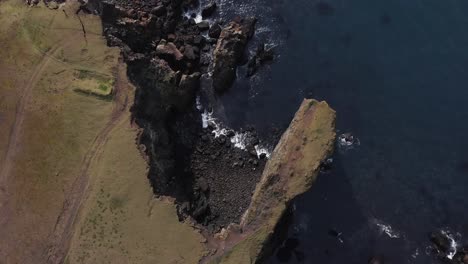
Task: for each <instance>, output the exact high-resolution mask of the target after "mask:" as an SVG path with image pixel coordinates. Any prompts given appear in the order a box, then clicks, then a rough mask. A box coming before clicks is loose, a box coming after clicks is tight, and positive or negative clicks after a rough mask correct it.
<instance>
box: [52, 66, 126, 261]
mask: <svg viewBox="0 0 468 264" xmlns="http://www.w3.org/2000/svg"><path fill="white" fill-rule="evenodd" d="M128 93H129V91H128V80H127V79H126V70H125V65H124V64H123V63H122V62H120V63H119V66H118V71H117V76H116V83H115V88H114V100H113V109H112V113H111V117H110V120H109V121H108V123H107V124H106V126H105V127H104V128H103V129H102V130H101V131H100V132H99V134H98V135H97V136H96V137H95V139H94V140H93V143H92V146H91V148H90V149H89V150H88V152H87V153H86V155H85V157H84V159H83V162H82V164H81V169H80V173H79V174H78V175H77V177H76V179H75V181H74V183H73V185H72V187H71V191H70V192H69V195H68V197H67V198H66V200H65V202H64V204H63V209H62V212H61V213H60V215H59V216H58V218H57V222H56V225H55V228H54V232H53V234H52V235H51V237H50V239H49V241H50V245H49V247H48V249H47V252H46V259H47V263H50V264H58V263H63V261H64V258H65V256H66V254H67V251H68V248H69V246H70V242H71V241H70V240H71V238H72V235H73V227H74V224H75V220H76V219H77V216H78V214H79V210H80V207H81V204H82V203H83V201H84V200H85V197H86V193H87V188H88V183H89V168H90V165H91V164H92V162H93V160H94V159H95V158H96V157H97V156H98V154H99V153H101V152H102V150H103V147H104V145H105V143H106V140H107V138H108V136H109V133H110V132H111V131H112V130H113V129H114V128H115V127H116V126H117V125H118V124H119V122H120V121H122V117H123V116H124V115H125V113H126V112H127V111H128V110H129V108H128Z"/></svg>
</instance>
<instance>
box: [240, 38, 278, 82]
mask: <svg viewBox="0 0 468 264" xmlns="http://www.w3.org/2000/svg"><path fill="white" fill-rule="evenodd" d="M273 58H274V53H273V49H272V48H266V47H265V44H263V43H262V44H260V45H259V46H258V47H257V50H256V52H255V55H254V56H253V57H252V58H251V59H250V60H249V62H248V64H247V77H250V76H252V75H254V74H255V73H256V72H257V71H258V69H259V68H260V66H262V65H263V64H264V63H266V62H269V61H272V60H273Z"/></svg>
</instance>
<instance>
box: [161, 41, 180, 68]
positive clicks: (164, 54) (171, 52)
mask: <svg viewBox="0 0 468 264" xmlns="http://www.w3.org/2000/svg"><path fill="white" fill-rule="evenodd" d="M156 55H158V56H159V57H160V58H161V59H165V60H166V61H169V62H173V63H174V62H178V61H181V60H182V58H183V57H184V55H183V54H182V53H181V52H180V51H179V50H178V49H177V47H176V45H174V43H172V42H168V43H166V41H165V40H161V42H160V43H159V44H158V46H157V47H156Z"/></svg>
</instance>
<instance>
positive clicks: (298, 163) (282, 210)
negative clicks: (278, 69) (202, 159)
mask: <svg viewBox="0 0 468 264" xmlns="http://www.w3.org/2000/svg"><path fill="white" fill-rule="evenodd" d="M334 141H335V111H334V110H333V109H331V108H330V107H329V106H328V104H327V103H326V102H318V101H316V100H312V99H305V100H304V101H303V102H302V104H301V106H300V108H299V110H298V111H297V112H296V114H295V116H294V119H293V120H292V122H291V124H290V126H289V128H288V129H287V130H286V132H285V133H284V134H283V136H282V137H281V139H280V141H279V143H278V145H277V146H276V148H275V150H274V151H273V154H272V156H271V158H270V160H269V161H268V163H267V164H266V167H265V170H264V171H263V174H262V178H261V180H260V182H259V183H258V184H257V186H256V189H255V192H254V195H253V198H252V202H251V204H250V206H249V208H248V210H247V211H246V213H245V214H244V217H243V219H242V222H241V224H240V225H239V226H230V227H229V228H228V230H227V231H226V232H225V233H224V235H223V234H221V236H223V238H222V240H223V242H222V243H220V244H221V247H220V248H218V250H217V253H216V255H215V256H214V257H213V259H212V260H211V263H223V264H228V263H236V264H237V263H258V262H260V261H261V260H262V257H264V256H267V255H269V254H271V250H272V249H273V246H274V242H273V240H274V238H275V237H276V236H277V235H278V234H277V232H276V231H277V230H275V229H276V227H277V226H279V225H281V223H282V222H283V221H284V218H285V217H287V212H288V210H287V209H288V206H289V204H290V202H291V200H292V199H294V198H295V197H296V196H298V195H300V194H302V193H304V192H305V191H307V190H308V189H309V188H310V187H311V186H312V183H313V182H314V181H315V179H316V177H317V175H318V173H319V171H320V164H321V162H322V161H323V160H325V159H326V158H327V157H328V156H330V155H331V154H332V152H333V145H334Z"/></svg>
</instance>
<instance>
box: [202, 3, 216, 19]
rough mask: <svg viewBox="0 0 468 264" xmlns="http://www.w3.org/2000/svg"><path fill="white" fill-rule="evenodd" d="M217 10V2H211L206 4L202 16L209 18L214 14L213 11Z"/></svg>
mask: <svg viewBox="0 0 468 264" xmlns="http://www.w3.org/2000/svg"><path fill="white" fill-rule="evenodd" d="M215 11H216V3H215V2H211V3H209V4H208V5H206V6H205V7H204V8H203V10H202V17H203V18H207V17H209V16H211V15H213V13H214V12H215Z"/></svg>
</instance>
